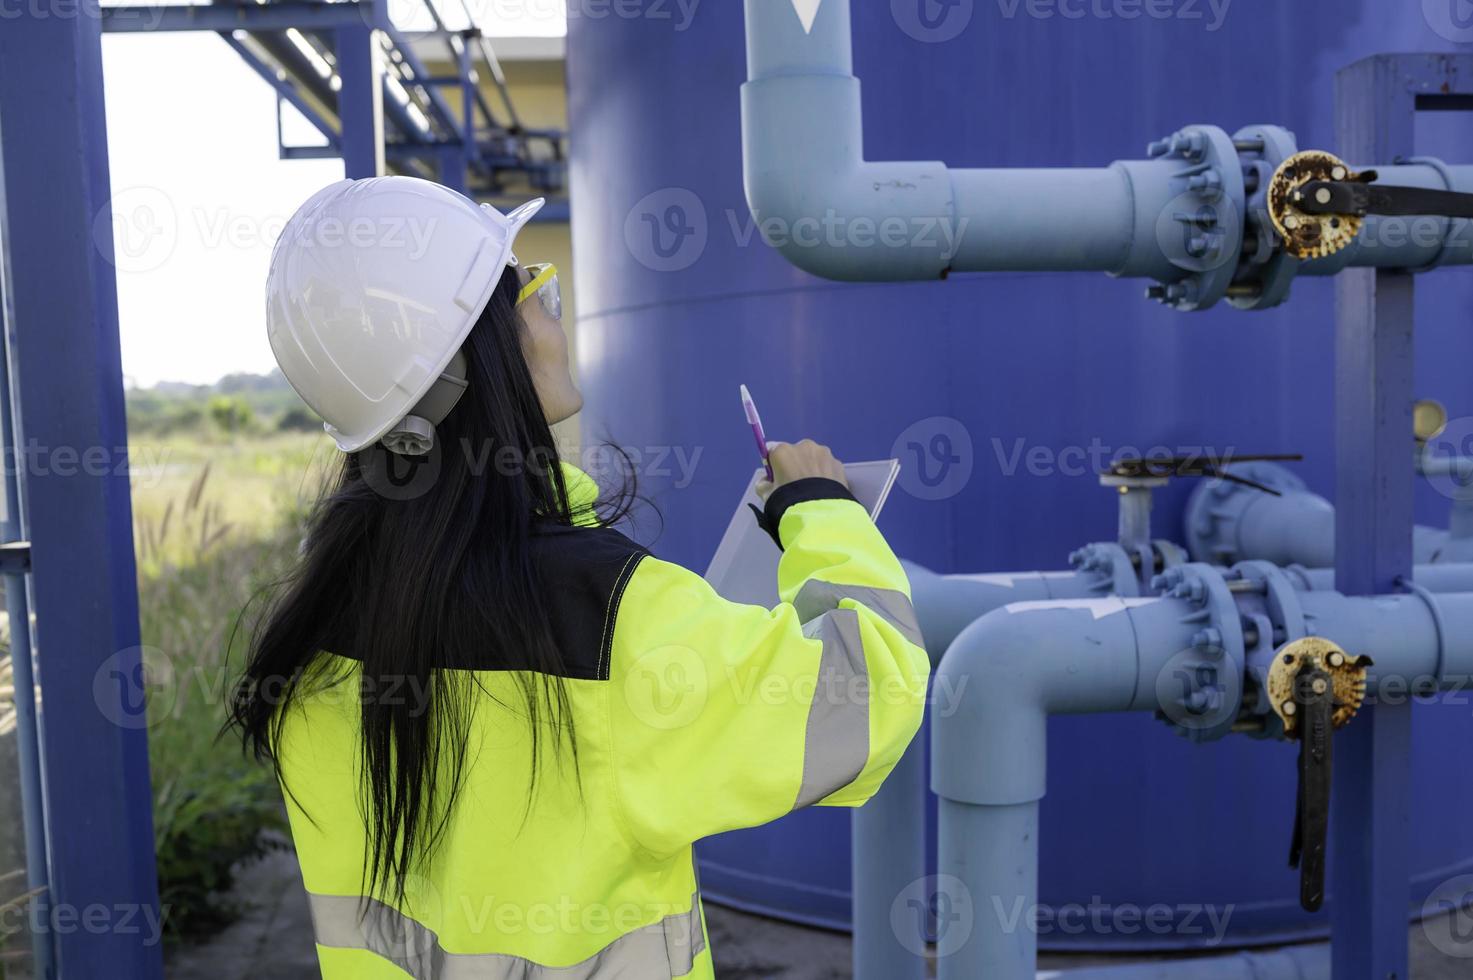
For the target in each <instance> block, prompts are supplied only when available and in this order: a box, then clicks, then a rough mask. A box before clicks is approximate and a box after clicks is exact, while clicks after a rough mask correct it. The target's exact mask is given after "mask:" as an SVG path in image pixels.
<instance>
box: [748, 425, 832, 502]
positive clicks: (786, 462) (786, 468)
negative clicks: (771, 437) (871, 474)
mask: <svg viewBox="0 0 1473 980" xmlns="http://www.w3.org/2000/svg"><path fill="white" fill-rule="evenodd" d="M767 462H768V463H769V464H771V466H772V479H771V480H762V481H760V482H759V483H758V484H757V496H759V497H761V498H762V499H763V500H766V499H767V495H768V494H770V493H772V491H774V490H776V489H777V488H778V487H780V486H782V485H783V484H785V483H793V482H794V481H796V480H806V479H809V478H811V477H819V478H822V479H825V480H834V481H836V482H838V483H841V484H843V485H844V486H845V487H846V488H847V487H848V486H849V481H848V480H847V479H846V478H845V476H844V465H843V464H842V463H840V462H839V461H838V460H837V459H835V458H834V454H833V453H832V452H830V451H829V447H828V446H823V445H820V444H818V443H816V442H814V441H813V440H812V439H804V440H803V441H802V442H794V443H788V442H769V443H768V444H767Z"/></svg>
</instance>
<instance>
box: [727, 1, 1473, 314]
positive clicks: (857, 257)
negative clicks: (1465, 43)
mask: <svg viewBox="0 0 1473 980" xmlns="http://www.w3.org/2000/svg"><path fill="white" fill-rule="evenodd" d="M745 5H746V8H745V9H746V32H747V77H748V81H747V82H746V84H745V85H743V86H742V97H741V102H742V160H743V180H744V184H745V189H746V196H747V203H748V205H749V207H750V208H751V211H752V215H753V218H754V220H755V222H756V226H757V227H758V229H759V230H760V231H761V233H762V235H763V238H764V239H765V240H766V241H767V242H768V243H769V244H770V245H772V247H774V248H776V249H777V250H778V251H780V252H781V253H782V255H783V256H784V257H785V258H787V259H788V261H790V262H791V263H793V264H794V265H796V266H798V267H799V268H801V269H804V270H805V271H808V272H811V273H813V274H814V275H817V276H822V277H824V278H827V279H836V280H848V281H867V282H887V281H888V282H896V281H906V280H927V279H942V278H945V277H946V276H947V275H948V274H950V273H951V272H953V271H960V272H1009V271H1014V272H1019V271H1032V272H1066V271H1098V272H1107V273H1109V274H1110V275H1112V276H1128V277H1139V278H1150V279H1154V280H1156V282H1157V285H1156V286H1153V287H1151V288H1150V289H1149V290H1148V291H1147V295H1148V296H1150V297H1151V298H1154V299H1156V300H1159V301H1160V302H1162V303H1165V304H1167V305H1169V306H1172V307H1175V308H1176V309H1179V310H1200V309H1206V308H1208V307H1210V306H1212V305H1214V304H1215V303H1217V302H1218V301H1219V300H1221V299H1224V298H1227V299H1228V300H1229V301H1230V302H1231V303H1232V304H1233V305H1235V306H1237V307H1239V308H1241V309H1264V308H1266V307H1270V306H1274V305H1277V304H1278V303H1281V302H1282V301H1283V300H1284V299H1285V298H1286V297H1287V295H1288V291H1289V286H1290V283H1291V282H1292V280H1293V278H1294V276H1296V275H1298V274H1301V273H1304V274H1309V275H1333V274H1335V273H1337V272H1339V271H1341V270H1342V269H1344V268H1346V267H1348V266H1375V267H1379V268H1399V269H1410V270H1415V271H1421V270H1425V269H1430V268H1434V267H1436V266H1440V265H1450V264H1464V265H1465V264H1469V263H1473V235H1469V234H1467V230H1468V222H1467V221H1466V220H1465V219H1461V218H1439V217H1431V218H1407V217H1379V218H1378V217H1376V216H1374V215H1370V216H1367V217H1366V218H1365V220H1364V222H1363V224H1362V225H1361V227H1360V232H1359V236H1358V237H1357V238H1356V239H1355V240H1354V241H1351V242H1348V243H1346V247H1344V248H1342V249H1341V250H1340V251H1338V252H1335V253H1334V254H1331V255H1325V256H1322V257H1319V258H1313V259H1309V260H1300V259H1298V258H1294V257H1292V256H1290V255H1288V254H1286V252H1285V250H1284V248H1283V245H1282V241H1281V240H1280V238H1279V237H1278V236H1277V234H1276V232H1275V229H1274V226H1273V223H1272V221H1271V219H1270V216H1269V201H1268V197H1267V195H1268V191H1269V185H1270V179H1271V178H1272V177H1273V176H1274V175H1275V173H1276V172H1278V170H1279V167H1280V165H1281V164H1283V163H1284V162H1285V161H1287V160H1288V159H1289V158H1290V157H1291V156H1293V155H1294V153H1295V152H1296V151H1297V149H1298V147H1297V145H1296V141H1295V139H1294V135H1293V134H1292V133H1290V132H1289V131H1288V130H1286V129H1284V128H1282V127H1279V126H1270V125H1256V126H1248V127H1245V128H1243V129H1240V130H1238V131H1237V132H1236V133H1234V134H1232V135H1229V134H1228V133H1227V132H1226V131H1224V130H1222V129H1220V128H1219V127H1216V126H1209V125H1191V126H1187V127H1185V128H1183V129H1181V130H1179V131H1177V132H1176V133H1173V134H1171V135H1169V136H1167V137H1166V138H1164V139H1158V140H1156V141H1155V142H1152V143H1151V144H1150V146H1149V147H1148V149H1147V152H1148V154H1149V158H1148V159H1145V160H1129V161H1117V162H1115V163H1113V164H1111V165H1109V166H1108V167H1096V168H1037V169H1024V168H993V169H955V168H948V167H947V166H946V165H945V164H944V163H941V162H939V161H902V162H884V163H880V162H873V161H867V160H865V159H864V155H863V151H864V138H863V114H862V111H861V107H860V96H859V80H858V79H857V78H856V77H855V76H854V71H853V67H854V66H853V52H852V44H851V29H850V2H849V0H817V2H812V0H810V2H806V3H800V2H795V0H745ZM1375 169H1376V171H1377V172H1378V173H1379V175H1380V179H1381V180H1382V181H1383V182H1384V183H1385V184H1389V185H1395V186H1399V187H1405V188H1423V189H1428V190H1435V191H1449V190H1451V191H1465V192H1466V191H1473V167H1468V166H1448V165H1445V164H1443V163H1442V162H1441V161H1437V160H1432V159H1420V160H1417V161H1412V162H1408V163H1407V164H1404V165H1403V164H1398V165H1394V166H1384V167H1377V168H1375ZM1428 222H1430V225H1428V224H1427V223H1428ZM1424 225H1426V227H1424Z"/></svg>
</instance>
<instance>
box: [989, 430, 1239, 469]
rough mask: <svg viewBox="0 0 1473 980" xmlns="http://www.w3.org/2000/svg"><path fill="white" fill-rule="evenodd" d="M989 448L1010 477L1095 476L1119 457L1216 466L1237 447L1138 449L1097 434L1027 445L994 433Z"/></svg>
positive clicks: (1226, 462)
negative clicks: (1083, 439) (1065, 442)
mask: <svg viewBox="0 0 1473 980" xmlns="http://www.w3.org/2000/svg"><path fill="white" fill-rule="evenodd" d="M992 452H993V456H994V457H995V458H996V460H997V466H998V471H999V472H1000V473H1002V475H1003V476H1007V477H1011V476H1016V475H1017V474H1018V473H1019V472H1023V473H1026V474H1027V475H1028V476H1036V477H1053V476H1067V477H1081V476H1097V475H1098V474H1100V473H1103V472H1105V471H1106V470H1107V469H1108V468H1109V466H1110V464H1111V463H1113V462H1115V461H1116V460H1121V459H1139V460H1142V461H1144V462H1146V463H1151V462H1165V461H1166V460H1171V459H1181V460H1184V461H1185V462H1187V463H1188V464H1191V463H1196V462H1199V461H1201V462H1207V463H1210V464H1212V465H1213V467H1214V468H1220V467H1223V466H1227V465H1230V464H1231V463H1232V461H1233V456H1234V455H1235V454H1236V453H1237V447H1236V446H1228V447H1226V448H1224V449H1218V448H1216V447H1213V446H1148V447H1146V448H1144V449H1142V448H1140V447H1137V446H1128V445H1127V446H1110V445H1107V444H1106V443H1105V442H1104V441H1103V440H1102V439H1100V438H1099V437H1098V436H1096V437H1094V438H1092V439H1091V440H1090V441H1089V444H1088V445H1082V444H1073V445H1067V446H1049V445H1042V444H1037V443H1035V444H1033V445H1029V443H1028V440H1027V439H1026V438H1024V437H1023V436H1018V437H1016V438H1013V439H1003V438H1000V437H996V436H994V437H993V439H992Z"/></svg>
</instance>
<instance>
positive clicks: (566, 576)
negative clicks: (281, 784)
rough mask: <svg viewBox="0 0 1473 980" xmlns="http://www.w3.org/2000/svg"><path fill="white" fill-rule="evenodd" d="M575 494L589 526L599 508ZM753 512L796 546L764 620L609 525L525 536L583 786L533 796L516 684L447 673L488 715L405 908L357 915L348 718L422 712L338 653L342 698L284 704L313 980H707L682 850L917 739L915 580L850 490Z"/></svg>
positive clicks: (779, 500) (793, 805)
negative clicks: (474, 691)
mask: <svg viewBox="0 0 1473 980" xmlns="http://www.w3.org/2000/svg"><path fill="white" fill-rule="evenodd" d="M568 475H569V482H570V497H571V498H572V500H573V503H574V505H575V507H583V508H586V507H587V506H589V505H590V503H591V500H592V497H593V496H594V495H595V494H596V487H594V486H593V484H592V481H591V480H590V479H589V478H588V477H587V476H585V475H584V474H582V473H580V472H578V471H576V470H572V469H571V468H569V470H568ZM766 516H767V520H768V523H769V524H770V525H772V526H773V527H775V528H777V530H778V533H779V535H780V537H781V544H782V546H783V547H784V549H785V550H784V552H783V556H782V559H781V563H780V566H779V571H778V580H779V591H780V594H781V597H782V603H781V604H780V605H779V606H778V607H777V608H776V609H771V610H769V609H763V608H761V607H758V606H747V605H740V604H736V603H732V602H728V601H726V600H724V599H722V598H721V597H719V596H718V595H716V593H715V592H713V591H712V589H711V587H710V586H709V585H707V584H706V582H705V581H704V580H703V579H701V577H700V576H698V575H695V574H693V573H692V572H690V571H688V570H686V569H684V568H682V567H680V566H678V565H673V564H670V563H668V562H664V561H661V560H659V559H657V558H655V557H653V556H652V555H650V554H649V553H648V552H646V551H645V550H644V549H643V548H641V547H640V546H639V545H637V544H635V543H634V542H632V541H630V540H629V539H628V538H626V537H624V536H623V535H621V534H619V533H618V532H616V531H614V530H611V529H605V528H597V527H589V526H585V527H577V528H570V529H566V530H564V531H562V532H559V533H552V534H548V535H545V536H542V537H540V538H539V539H538V541H539V544H538V545H537V552H538V558H537V561H538V567H539V569H540V575H541V577H542V578H543V580H544V581H545V583H546V588H547V590H548V598H549V602H550V603H551V604H552V608H553V612H554V616H555V621H554V632H555V633H556V636H557V640H558V645H559V648H560V651H561V652H562V655H563V657H564V659H565V661H566V666H567V669H566V671H565V674H566V676H565V685H566V689H567V693H568V697H569V699H570V702H571V707H572V715H573V720H574V725H575V731H576V739H577V746H578V765H577V776H575V775H574V768H573V766H572V764H571V761H568V760H565V761H563V762H562V763H561V764H559V763H557V762H549V761H548V760H547V759H546V757H545V756H544V759H543V760H541V761H540V762H539V767H540V772H539V776H538V780H537V784H536V792H535V794H532V795H530V796H529V778H530V775H531V761H530V745H531V740H530V728H529V726H528V724H527V722H526V720H525V719H524V718H523V717H521V716H520V715H519V711H520V709H519V708H517V707H516V706H517V705H519V704H521V696H520V694H519V692H518V689H517V686H516V681H517V674H516V672H517V669H518V668H517V665H515V664H505V663H487V664H455V665H447V667H446V669H453V670H469V671H473V672H474V677H475V679H476V680H477V681H478V682H479V684H480V685H481V686H482V688H484V690H485V692H486V693H485V699H484V701H483V702H482V703H481V704H479V705H478V707H477V710H476V712H475V716H474V721H473V723H472V729H471V740H470V745H469V749H468V752H467V756H466V758H467V768H466V772H465V774H464V776H463V780H464V782H463V786H462V789H461V791H460V795H459V796H458V798H457V799H456V802H455V805H454V810H453V812H452V814H451V819H450V824H449V830H448V833H447V834H446V835H445V837H444V838H443V839H442V840H441V842H440V844H439V846H438V847H437V849H436V851H435V853H434V856H433V858H432V859H431V860H430V861H429V863H428V864H427V865H426V867H425V868H424V869H423V870H422V873H421V874H418V875H415V876H413V877H411V879H410V880H409V881H408V883H407V888H406V896H405V899H404V901H403V902H397V903H395V904H394V905H390V904H386V903H383V902H380V901H367V902H365V901H363V900H362V898H361V896H362V894H363V887H364V885H363V878H364V855H365V830H364V823H363V818H362V807H361V805H360V799H361V796H360V793H361V790H360V787H361V785H362V784H361V779H360V772H359V757H358V724H359V703H360V702H359V700H358V699H359V698H360V697H363V696H384V697H387V696H402V697H406V698H410V699H413V698H415V697H418V696H420V695H421V692H415V691H412V690H406V691H401V692H388V691H380V692H366V691H363V690H361V689H360V683H359V682H360V681H361V671H359V672H357V673H355V672H354V662H352V661H351V660H350V659H347V658H338V657H337V656H336V655H335V654H330V655H328V656H330V657H332V658H333V659H334V660H341V662H340V663H337V664H336V666H338V667H340V668H342V671H341V673H342V676H343V678H344V679H343V680H342V681H340V682H338V683H336V684H334V685H332V686H326V687H323V686H319V687H316V688H314V689H313V690H312V691H311V692H310V693H309V694H308V695H307V696H306V697H305V698H304V699H303V700H302V701H300V702H297V703H296V705H295V706H294V707H293V708H292V709H290V710H289V712H288V716H287V718H286V719H285V725H284V729H283V733H282V736H281V739H280V742H279V743H278V745H277V758H278V760H279V764H280V766H281V772H282V777H283V780H284V781H285V783H286V786H287V789H288V790H289V792H288V794H287V797H286V798H287V802H288V808H289V810H290V815H291V823H292V834H293V837H294V838H295V842H296V846H297V851H298V855H299V857H300V859H301V865H302V877H303V881H304V883H305V885H306V888H307V892H308V895H309V898H310V903H311V909H312V918H313V926H314V929H315V932H316V938H317V943H318V953H319V958H320V961H321V965H322V974H323V976H324V978H326V980H349V978H351V980H376V978H395V980H399V978H403V977H405V976H410V977H415V978H418V980H430V978H449V980H461V978H472V977H474V978H491V980H503V978H515V980H616V978H617V980H662V978H676V977H682V978H684V977H691V978H709V977H712V976H713V974H712V968H711V953H710V950H709V948H708V945H707V937H706V931H705V923H704V920H703V917H702V914H701V905H700V895H699V892H698V888H697V883H696V873H695V867H694V864H693V860H692V855H691V844H692V843H693V842H694V841H697V840H699V839H701V838H703V837H706V836H709V835H711V834H718V833H721V832H723V831H727V830H732V829H735V828H739V827H751V826H754V825H757V824H762V823H766V822H767V821H770V820H776V819H777V818H778V817H781V816H783V815H784V814H786V813H788V812H790V811H792V810H795V809H798V808H799V807H804V806H810V805H820V806H858V805H859V804H861V803H863V802H864V801H865V800H867V799H868V798H869V797H870V796H871V795H872V794H873V793H874V792H875V790H876V789H878V788H879V786H880V783H881V782H882V781H883V780H884V779H885V777H886V776H887V775H888V774H889V772H890V769H891V768H892V767H893V766H894V764H895V762H896V761H897V760H898V759H899V757H900V754H901V752H902V751H903V750H904V749H905V747H906V745H907V744H908V743H909V742H910V740H911V738H912V737H913V736H914V734H915V732H916V729H917V727H918V726H919V725H920V721H921V712H922V705H923V701H924V698H925V689H926V679H927V673H928V671H929V662H928V660H927V658H926V654H925V651H924V650H923V649H922V645H921V637H920V633H919V630H918V628H917V626H916V619H915V614H914V612H913V610H912V608H911V604H910V599H909V586H908V584H907V582H906V578H905V574H904V572H903V571H902V570H901V567H900V564H899V562H898V561H896V558H895V556H894V554H893V553H891V551H890V549H889V547H888V546H887V545H886V544H885V541H884V539H883V538H882V537H881V536H880V533H879V531H878V530H876V528H875V526H874V524H873V523H872V522H871V521H870V518H869V516H868V514H867V513H866V512H865V510H864V508H863V507H861V506H860V505H859V504H858V503H856V502H854V500H853V499H852V498H851V497H849V495H848V494H847V492H846V491H845V490H844V488H843V487H842V486H841V485H840V484H837V483H834V482H832V481H828V480H816V479H815V480H801V481H797V482H795V483H792V484H788V485H786V486H784V487H781V488H779V489H778V490H777V491H776V492H775V493H774V494H773V495H772V498H771V499H770V500H769V501H768V504H767V509H766ZM411 703H412V702H411ZM541 744H542V746H544V747H545V746H547V745H551V744H556V739H555V738H553V737H552V733H551V732H545V733H544V738H543V740H542V743H541ZM564 755H566V751H564Z"/></svg>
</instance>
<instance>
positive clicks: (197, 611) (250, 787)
mask: <svg viewBox="0 0 1473 980" xmlns="http://www.w3.org/2000/svg"><path fill="white" fill-rule="evenodd" d="M202 476H203V474H202ZM203 484H204V480H203V479H201V480H199V481H198V482H197V484H196V485H195V486H194V487H191V493H190V495H189V499H186V500H185V501H184V504H183V505H182V507H181V508H180V509H179V511H178V513H180V514H183V515H185V517H184V518H182V519H177V520H174V521H172V522H169V525H168V527H166V528H165V529H164V530H163V531H161V532H158V536H159V537H166V536H167V537H171V536H173V535H175V534H177V535H179V536H180V537H181V538H185V539H188V549H187V550H188V552H189V553H192V554H193V556H194V557H193V560H192V561H191V562H189V563H175V562H170V561H164V562H162V563H157V564H155V563H153V562H150V563H149V564H150V565H151V566H152V567H153V568H155V569H156V571H155V572H154V573H153V574H149V575H146V576H145V577H143V578H142V580H141V581H140V583H139V603H140V611H141V615H142V627H143V643H144V646H145V650H147V649H148V648H153V650H154V651H155V653H154V654H153V655H154V656H155V657H156V658H157V660H156V661H155V663H158V664H159V665H160V667H161V669H160V670H159V671H158V673H159V675H161V676H158V677H154V676H151V677H150V688H151V692H152V696H151V698H150V701H149V726H150V727H149V760H150V763H151V767H152V776H153V791H154V843H155V846H156V848H157V850H158V871H159V897H160V900H161V901H162V903H163V904H164V906H165V907H166V908H167V909H168V910H169V911H168V916H167V918H166V920H165V923H166V929H167V932H168V935H169V936H170V937H171V938H179V937H198V936H201V935H206V934H208V933H211V932H213V931H216V930H218V929H219V928H221V927H223V926H225V925H227V924H229V922H230V921H231V920H232V919H233V918H235V916H236V915H237V914H238V912H239V910H238V909H236V908H234V907H232V906H231V905H230V904H229V903H228V902H227V901H226V900H225V899H224V897H223V896H224V894H225V893H227V892H228V891H229V890H230V888H231V885H232V884H233V881H234V874H235V870H236V868H237V866H238V865H239V864H240V863H241V862H245V861H250V860H252V859H254V858H257V857H259V856H261V855H262V854H264V853H266V852H267V851H268V850H270V849H271V848H272V847H274V846H278V845H276V844H274V843H273V841H278V840H280V839H281V838H282V835H283V834H284V833H285V831H286V829H287V828H286V814H285V810H284V808H283V807H282V803H281V795H280V792H279V790H278V788H277V786H276V781H275V778H274V776H273V775H272V773H271V771H270V770H269V769H268V768H266V767H264V766H261V765H259V764H257V763H256V762H255V761H254V760H251V759H248V758H246V757H245V756H244V755H243V754H242V752H241V749H240V745H239V743H238V742H236V741H235V739H234V737H233V736H229V735H227V736H224V737H221V738H217V734H218V733H219V729H220V724H221V722H222V720H223V718H224V705H225V699H226V697H228V695H229V691H230V681H231V679H232V676H233V673H232V672H233V671H234V670H238V667H239V663H238V656H237V658H232V657H231V656H230V652H231V646H232V643H233V644H234V645H235V646H236V647H237V649H238V648H239V647H241V646H243V644H244V636H241V635H237V634H236V629H235V628H236V624H237V621H238V619H239V618H240V615H241V612H242V610H243V609H244V608H245V607H246V606H247V604H248V603H249V602H250V599H251V597H252V596H253V595H254V594H255V593H256V592H258V591H259V590H260V589H261V588H262V587H263V586H265V585H267V584H268V583H269V582H270V581H271V580H273V579H274V578H276V577H278V576H279V575H280V574H281V573H282V572H284V571H285V569H286V568H287V567H288V566H289V564H290V562H291V561H292V560H293V559H294V558H295V556H296V552H297V544H298V541H299V540H300V532H299V530H298V526H297V522H296V521H295V520H288V521H286V522H285V523H284V524H283V525H282V526H281V527H280V528H279V529H278V530H277V531H276V532H275V533H274V534H270V535H267V536H265V537H263V538H260V539H256V540H240V539H238V538H237V537H235V536H232V535H228V534H224V533H215V532H208V531H206V530H205V524H204V523H203V522H204V521H205V520H206V518H205V516H204V515H208V513H209V507H208V505H201V503H200V501H199V499H198V498H199V496H200V493H201V492H202V490H203ZM191 503H192V504H193V507H191ZM191 513H193V514H198V515H201V516H200V517H199V518H198V519H197V520H191V519H189V517H188V515H190V514H191ZM196 525H198V526H196ZM215 526H216V528H217V530H218V528H219V527H221V526H222V525H218V524H217V525H215ZM181 543H182V542H174V541H169V540H159V541H154V542H152V546H153V547H155V548H157V549H158V551H160V552H162V553H164V554H174V555H178V554H181V553H185V552H186V549H185V548H184V547H180V546H179V545H180V544H181ZM146 656H147V654H146ZM233 660H234V661H235V662H234V663H232V661H233ZM146 662H147V661H146ZM153 665H154V664H153V663H150V667H153Z"/></svg>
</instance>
